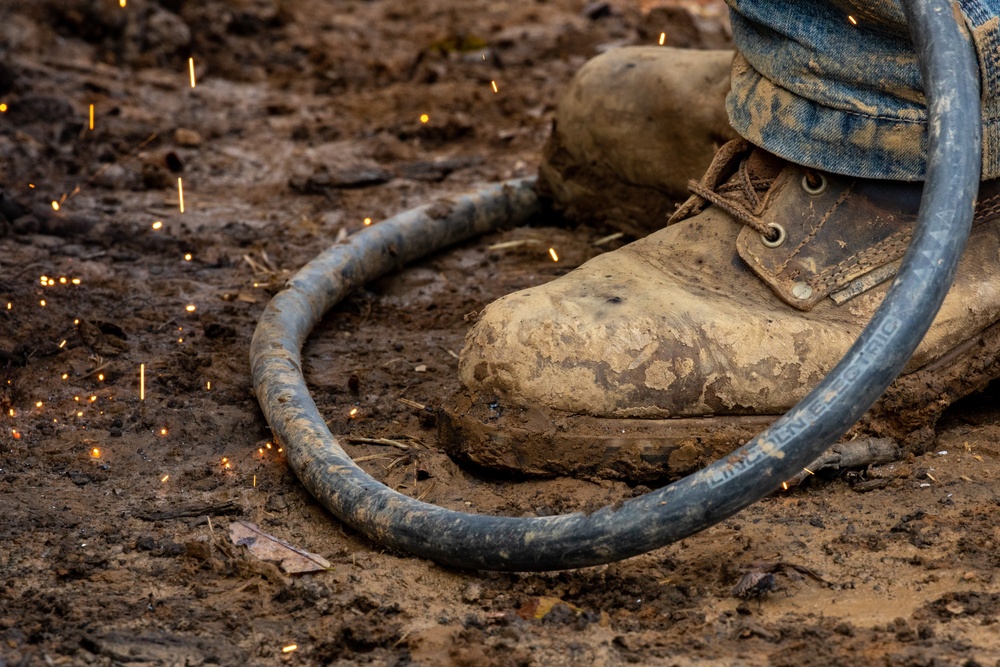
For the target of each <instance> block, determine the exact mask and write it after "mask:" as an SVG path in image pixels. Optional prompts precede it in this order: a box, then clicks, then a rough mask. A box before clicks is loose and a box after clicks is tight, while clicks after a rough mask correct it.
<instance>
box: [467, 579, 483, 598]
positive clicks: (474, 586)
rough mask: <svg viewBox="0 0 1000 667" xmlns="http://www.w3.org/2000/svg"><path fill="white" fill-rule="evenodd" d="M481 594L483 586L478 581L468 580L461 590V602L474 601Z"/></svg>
mask: <svg viewBox="0 0 1000 667" xmlns="http://www.w3.org/2000/svg"><path fill="white" fill-rule="evenodd" d="M482 596H483V586H482V584H480V583H479V582H478V581H470V582H469V583H468V584H466V586H465V588H464V589H463V590H462V602H469V603H471V602H476V601H477V600H479V598H481V597H482Z"/></svg>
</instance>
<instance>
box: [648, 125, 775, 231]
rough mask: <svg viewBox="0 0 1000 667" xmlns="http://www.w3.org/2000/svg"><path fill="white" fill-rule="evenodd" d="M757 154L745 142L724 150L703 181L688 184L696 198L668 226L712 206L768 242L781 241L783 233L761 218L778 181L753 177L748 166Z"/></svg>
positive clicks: (677, 212)
mask: <svg viewBox="0 0 1000 667" xmlns="http://www.w3.org/2000/svg"><path fill="white" fill-rule="evenodd" d="M753 150H754V146H753V144H751V143H750V142H748V141H746V140H745V139H736V140H734V141H730V142H729V143H727V144H725V145H724V146H722V148H720V149H719V152H718V153H716V155H715V158H714V159H713V160H712V164H711V166H709V168H708V171H706V172H705V175H704V176H703V177H702V178H701V180H700V181H696V180H690V181H688V190H690V192H691V194H692V195H693V196H692V197H691V198H690V199H688V200H687V201H686V202H684V204H683V205H682V206H681V207H680V208H679V209H677V211H676V212H675V213H674V214H673V216H671V218H670V221H669V223H668V224H671V223H674V222H679V221H681V220H684V219H685V218H688V217H691V216H692V215H695V214H697V213H700V212H701V211H702V210H704V209H705V208H706V207H707V206H708V205H710V204H712V205H715V206H718V207H719V208H721V209H722V210H723V211H725V212H726V213H728V214H729V215H731V216H733V218H734V219H736V220H738V221H740V222H741V223H743V224H744V225H746V226H747V227H750V228H751V229H753V230H754V231H756V232H757V233H759V234H760V235H761V236H763V237H764V239H765V241H770V242H774V241H777V240H778V239H779V238H780V237H781V233H782V231H783V230H781V228H780V227H779V226H778V225H775V224H773V223H768V222H764V220H763V219H762V217H761V216H762V214H763V212H764V207H765V206H766V204H767V194H768V191H769V190H770V189H771V185H772V184H773V183H774V178H773V177H768V178H765V177H761V176H759V175H755V174H753V173H751V171H750V168H749V166H748V165H749V157H750V154H751V153H752V152H753ZM734 165H735V168H734Z"/></svg>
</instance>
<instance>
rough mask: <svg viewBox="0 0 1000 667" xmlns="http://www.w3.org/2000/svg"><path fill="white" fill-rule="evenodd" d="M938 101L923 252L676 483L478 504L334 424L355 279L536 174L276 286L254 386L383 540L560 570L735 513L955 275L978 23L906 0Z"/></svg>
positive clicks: (845, 400) (466, 229)
mask: <svg viewBox="0 0 1000 667" xmlns="http://www.w3.org/2000/svg"><path fill="white" fill-rule="evenodd" d="M904 7H905V9H906V12H907V17H908V21H909V24H910V26H911V31H912V33H913V39H914V43H915V44H916V47H917V51H918V55H919V57H920V62H921V71H922V74H923V80H924V82H925V88H926V97H927V100H928V128H929V133H928V166H927V182H926V184H925V187H924V192H923V198H922V200H921V206H920V214H919V217H918V221H917V224H916V228H915V231H914V235H913V240H912V242H911V245H910V248H909V250H908V251H907V253H906V255H905V257H904V259H903V263H902V266H901V267H900V270H899V274H898V276H897V278H896V279H895V281H894V283H893V284H892V286H891V287H890V289H889V291H888V293H887V294H886V296H885V299H884V300H883V303H882V305H881V306H880V307H879V309H878V310H877V311H876V313H875V315H874V316H873V318H872V320H871V322H870V323H869V325H868V327H867V328H866V329H865V330H864V331H863V332H862V333H861V335H860V337H859V338H858V340H857V341H856V342H855V344H854V345H853V346H852V347H851V349H850V350H849V351H848V353H847V355H846V356H845V357H844V359H843V360H842V361H841V362H840V363H839V364H838V365H837V366H836V367H835V368H834V369H833V370H832V371H831V372H830V373H829V375H828V376H827V377H826V378H824V379H823V380H822V381H821V382H820V383H819V385H818V386H817V387H816V388H815V389H814V390H813V391H812V392H811V393H810V394H809V395H808V396H807V397H806V398H804V399H803V400H802V402H800V403H799V404H798V405H796V406H795V407H794V408H792V409H791V410H790V411H789V412H788V413H787V414H785V415H784V416H782V417H781V418H779V419H778V420H777V421H776V422H775V423H774V424H773V425H772V426H771V427H770V428H768V429H767V430H766V431H764V432H763V433H761V434H760V435H758V436H757V437H756V438H754V439H753V440H752V441H750V442H749V443H747V444H746V445H744V446H743V447H741V448H739V449H738V450H736V451H735V452H734V453H733V454H731V455H730V456H727V457H725V458H724V459H722V460H719V461H717V462H715V463H713V464H712V465H710V466H708V467H706V468H704V469H702V470H700V471H698V472H696V473H694V474H692V475H690V476H689V477H686V478H684V479H681V480H679V481H677V482H674V483H672V484H670V485H669V486H666V487H663V488H661V489H658V490H656V491H653V492H650V493H648V494H646V495H644V496H640V497H638V498H633V499H630V500H628V501H626V502H624V503H622V504H620V505H618V506H614V507H605V508H604V509H601V510H599V511H597V512H591V513H588V514H582V513H575V514H567V515H562V516H553V517H542V518H514V517H494V516H484V515H475V514H465V513H461V512H455V511H451V510H446V509H443V508H440V507H436V506H434V505H430V504H427V503H423V502H419V501H417V500H414V499H412V498H409V497H407V496H404V495H402V494H400V493H397V492H395V491H392V490H391V489H389V488H388V487H386V486H384V485H382V484H379V483H378V482H376V481H375V480H373V479H372V478H371V477H369V476H368V475H367V474H365V472H364V471H363V470H361V468H359V467H358V466H357V465H355V464H354V462H353V461H351V459H350V457H349V456H348V455H347V454H346V453H345V452H344V450H343V449H342V448H341V447H340V445H339V444H338V443H337V440H336V439H335V438H334V437H333V435H332V434H331V433H330V431H329V430H328V429H327V427H326V424H325V423H324V421H323V418H322V417H321V416H320V414H319V412H318V410H317V408H316V405H315V404H314V403H313V400H312V398H311V397H310V395H309V391H308V389H307V388H306V384H305V380H304V378H303V375H302V370H301V358H300V351H301V348H302V344H303V343H304V342H305V340H306V337H307V336H308V334H309V332H310V331H311V329H312V328H313V326H314V325H315V324H316V323H317V322H319V320H320V319H321V318H322V317H323V314H324V313H325V312H326V311H327V310H328V309H329V308H331V307H332V306H333V305H334V304H335V303H337V302H338V301H339V300H340V299H342V298H343V297H344V296H345V295H346V294H347V293H349V292H350V291H351V290H352V289H354V288H356V287H359V286H360V285H362V284H364V283H365V282H367V281H369V280H371V279H373V278H375V277H377V276H379V275H382V274H383V273H385V272H388V271H390V270H393V269H397V268H398V267H400V266H402V264H404V263H406V262H408V261H412V260H414V259H417V258H419V257H422V256H424V255H426V254H428V253H431V252H434V251H437V250H439V249H441V248H443V247H445V246H447V245H449V244H452V243H456V242H459V241H462V240H465V239H469V238H471V237H473V236H475V235H477V234H482V233H484V232H487V231H489V230H491V229H493V228H494V227H495V226H496V225H497V224H498V223H504V224H521V223H522V222H524V220H526V219H527V217H528V216H529V215H531V214H532V213H533V212H534V211H535V209H536V206H537V201H536V199H535V197H534V194H533V193H532V188H531V185H532V184H531V182H530V181H521V182H514V183H508V184H504V185H496V186H492V187H490V188H487V189H485V190H483V191H481V192H479V193H477V194H475V195H471V196H468V197H464V198H460V199H458V200H456V201H453V202H439V203H438V204H436V205H434V206H432V207H430V208H424V209H417V210H412V211H408V212H405V213H402V214H400V215H398V216H396V217H394V218H391V219H389V220H386V221H384V222H382V223H380V224H378V225H374V226H372V227H370V228H368V229H365V230H363V231H362V232H359V233H358V234H356V235H354V236H353V237H351V238H350V240H349V241H347V242H346V243H343V244H341V245H336V246H333V247H332V248H330V249H328V250H327V251H326V252H324V253H322V254H321V255H320V256H318V257H317V258H316V259H314V260H313V261H312V262H310V263H309V264H308V265H306V266H305V267H304V268H303V269H302V270H301V271H300V272H299V273H297V274H296V275H295V276H294V277H293V278H292V279H291V281H290V283H289V285H288V286H287V288H286V289H285V290H284V291H282V292H281V293H279V294H278V295H276V296H275V297H274V299H273V300H272V301H271V302H270V304H269V305H268V306H267V309H266V310H265V312H264V314H263V315H262V317H261V319H260V322H259V324H258V326H257V330H256V332H255V334H254V338H253V342H252V344H251V364H252V371H253V383H254V388H255V390H256V393H257V397H258V399H259V401H260V404H261V407H262V408H263V411H264V414H265V416H266V418H267V420H268V422H269V424H270V425H271V428H272V430H273V433H274V435H275V437H276V438H278V440H279V441H280V442H281V443H282V444H283V445H284V447H285V451H286V452H287V456H288V461H289V464H290V465H291V467H292V469H293V470H294V471H295V473H296V474H297V475H298V476H299V478H300V479H301V481H302V483H303V484H304V485H305V486H306V488H308V490H309V491H310V492H311V493H312V494H313V495H314V496H315V497H316V498H318V499H319V500H320V502H321V503H322V504H323V505H324V506H326V507H327V508H328V509H329V510H330V511H331V512H332V513H333V514H334V515H335V516H336V517H337V518H339V519H340V520H341V521H343V522H344V523H346V524H348V525H349V526H351V527H352V528H354V529H356V530H358V531H360V532H361V533H363V534H364V535H366V536H368V537H369V538H371V539H372V540H374V541H376V542H378V543H380V544H382V545H385V546H387V547H392V548H396V549H402V550H405V551H408V552H411V553H413V554H415V555H417V556H422V557H424V558H429V559H432V560H435V561H438V562H440V563H444V564H447V565H451V566H455V567H459V568H476V569H486V570H524V571H527V570H555V569H567V568H576V567H582V566H587V565H596V564H600V563H608V562H611V561H615V560H619V559H622V558H627V557H629V556H633V555H636V554H639V553H643V552H646V551H649V550H652V549H655V548H657V547H660V546H663V545H666V544H669V543H671V542H674V541H676V540H679V539H682V538H684V537H687V536H689V535H692V534H693V533H696V532H698V531H699V530H702V529H704V528H706V527H708V526H711V525H713V524H715V523H718V522H719V521H721V520H723V519H725V518H727V517H729V516H732V515H733V514H735V513H736V512H738V511H739V510H741V509H743V508H744V507H746V506H747V505H749V504H751V503H753V502H755V501H756V500H758V499H759V498H761V497H763V496H764V495H766V494H768V493H771V492H772V491H774V490H776V489H777V487H778V486H779V485H780V484H781V482H782V481H783V480H785V479H788V478H790V477H792V476H793V475H795V474H796V473H798V472H799V471H800V470H801V469H802V468H803V466H806V465H808V463H809V462H810V461H812V460H813V459H815V458H816V457H817V456H818V455H819V454H820V453H822V452H823V451H824V450H825V449H826V448H827V447H828V446H829V445H830V444H831V443H833V442H834V441H836V440H837V438H839V437H840V436H841V435H843V433H844V432H845V431H846V430H847V429H848V428H849V427H850V426H851V425H852V424H853V423H854V422H855V421H857V420H858V419H859V418H860V417H861V415H862V414H864V412H865V411H866V410H867V409H868V408H869V407H870V406H871V405H872V404H873V403H874V402H875V400H876V399H877V398H878V396H879V395H880V394H881V393H882V392H883V391H884V390H885V388H886V387H887V386H888V385H889V383H890V382H891V381H892V380H893V379H894V378H895V377H896V376H897V375H898V373H899V372H900V370H901V369H902V367H903V365H904V364H905V362H906V361H907V360H908V359H909V357H910V355H911V354H912V353H913V350H914V349H915V348H916V346H917V344H918V343H919V342H920V340H921V339H922V338H923V336H924V334H925V333H926V332H927V329H928V328H929V326H930V323H931V321H932V320H933V318H934V315H935V313H937V310H938V308H939V307H940V305H941V302H942V301H943V299H944V296H945V294H946V292H947V291H948V288H949V287H950V285H951V282H952V280H953V278H954V275H955V268H956V265H957V263H958V259H959V257H960V255H961V253H962V250H963V248H964V246H965V242H966V240H967V238H968V234H969V229H970V226H971V221H972V215H973V207H974V200H975V194H976V191H977V189H978V185H979V169H980V156H981V124H980V105H979V90H978V70H977V66H976V60H975V55H974V52H973V49H972V46H971V42H970V40H969V37H968V33H967V32H966V31H965V30H964V29H962V28H961V27H959V26H958V25H957V24H956V22H955V18H954V15H953V13H952V9H951V6H950V4H949V3H948V2H946V1H945V0H907V2H905V3H904Z"/></svg>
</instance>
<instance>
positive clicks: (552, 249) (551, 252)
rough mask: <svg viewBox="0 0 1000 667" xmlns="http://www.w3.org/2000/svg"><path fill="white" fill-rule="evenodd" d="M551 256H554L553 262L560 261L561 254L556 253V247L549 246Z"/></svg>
mask: <svg viewBox="0 0 1000 667" xmlns="http://www.w3.org/2000/svg"><path fill="white" fill-rule="evenodd" d="M549 256H550V257H551V258H552V261H553V262H558V261H559V255H557V254H556V249H555V248H549Z"/></svg>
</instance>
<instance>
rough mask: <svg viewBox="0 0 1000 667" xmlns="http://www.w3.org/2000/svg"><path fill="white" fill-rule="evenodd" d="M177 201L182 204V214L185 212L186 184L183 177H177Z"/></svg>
mask: <svg viewBox="0 0 1000 667" xmlns="http://www.w3.org/2000/svg"><path fill="white" fill-rule="evenodd" d="M177 199H178V201H179V202H180V204H181V213H183V212H184V182H183V181H182V180H181V177H180V176H178V177H177Z"/></svg>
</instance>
